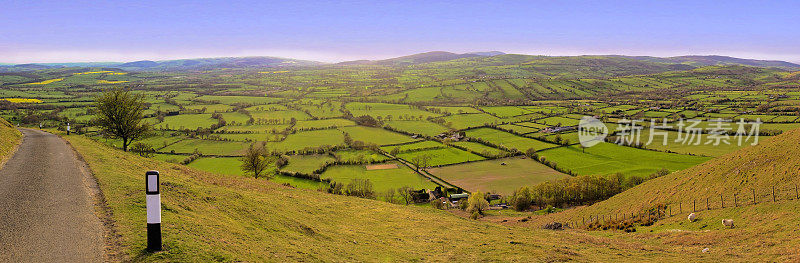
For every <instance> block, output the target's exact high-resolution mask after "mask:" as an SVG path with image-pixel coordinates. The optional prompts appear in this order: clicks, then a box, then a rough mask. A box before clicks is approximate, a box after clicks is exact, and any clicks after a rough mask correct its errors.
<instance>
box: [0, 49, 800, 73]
mask: <svg viewBox="0 0 800 263" xmlns="http://www.w3.org/2000/svg"><path fill="white" fill-rule="evenodd" d="M501 55H506V54H505V53H503V52H500V51H488V52H470V53H463V54H458V53H452V52H445V51H432V52H425V53H419V54H414V55H409V56H402V57H396V58H390V59H383V60H355V61H346V62H340V63H336V64H334V65H340V66H348V65H379V66H411V65H419V64H425V63H433V62H445V61H451V60H456V59H467V58H474V59H478V60H480V59H481V58H488V57H494V56H501ZM527 57H530V58H535V57H536V58H548V57H546V56H522V57H520V58H521V59H523V60H524V59H525V58H527ZM592 57H618V58H628V59H634V60H639V61H647V62H655V63H665V64H680V65H685V66H691V67H701V66H715V65H745V66H755V67H774V68H781V69H786V70H800V65H798V64H794V63H791V62H786V61H778V60H756V59H743V58H734V57H727V56H678V57H663V58H662V57H651V56H620V55H609V56H592ZM551 58H559V56H553V57H551ZM319 65H327V64H326V63H322V62H316V61H308V60H297V59H288V58H278V57H223V58H197V59H179V60H162V61H151V60H142V61H134V62H125V63H123V62H87V63H32V64H16V65H14V64H0V72H24V71H34V70H43V69H53V68H64V67H102V68H117V69H122V70H127V71H182V70H210V69H219V68H265V67H288V66H292V67H305V66H319ZM676 66H678V65H676ZM675 69H680V67H675Z"/></svg>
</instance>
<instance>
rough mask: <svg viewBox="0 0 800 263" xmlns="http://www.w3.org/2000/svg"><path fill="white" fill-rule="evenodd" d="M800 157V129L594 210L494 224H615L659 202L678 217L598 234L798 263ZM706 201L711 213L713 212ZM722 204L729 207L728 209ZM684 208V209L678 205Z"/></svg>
mask: <svg viewBox="0 0 800 263" xmlns="http://www.w3.org/2000/svg"><path fill="white" fill-rule="evenodd" d="M798 156H800V129H798V130H791V131H788V132H785V133H783V134H782V135H779V136H775V137H773V138H771V139H769V140H768V141H765V142H762V143H761V144H760V145H758V146H753V147H748V148H744V149H741V150H739V151H736V152H733V153H730V154H727V155H724V156H721V157H719V158H716V159H713V160H710V161H708V162H706V163H703V164H700V165H698V166H695V167H692V168H689V169H686V170H683V171H679V172H676V173H673V174H670V175H667V176H663V177H660V178H656V179H653V180H650V181H648V182H645V183H643V184H641V185H639V186H636V187H634V188H632V189H629V190H627V191H625V192H623V193H621V194H618V195H616V196H614V197H612V198H610V199H608V200H606V201H603V202H600V203H597V204H594V205H592V206H588V207H581V208H576V209H568V210H566V211H564V212H560V213H555V214H550V215H547V216H538V217H537V216H534V217H532V218H530V219H529V220H526V222H520V221H519V220H518V219H520V218H514V219H517V220H514V219H509V218H501V219H497V218H495V219H492V220H493V221H500V220H508V222H511V223H510V225H524V226H528V227H532V228H538V227H540V226H541V225H542V224H544V223H548V222H554V221H555V222H581V221H582V220H583V219H584V218H589V217H590V216H591V217H596V216H606V217H605V218H606V219H609V216H619V215H622V214H628V215H630V213H638V212H641V211H643V210H645V209H649V208H651V207H654V206H655V205H656V204H670V206H671V207H672V210H668V211H671V212H667V213H671V214H672V215H673V216H667V217H666V218H664V219H661V220H659V221H657V222H656V223H655V224H654V225H653V226H647V227H642V226H638V227H637V233H635V234H629V233H623V232H621V231H618V230H607V231H596V232H597V233H604V235H606V236H607V237H612V238H623V239H625V238H634V239H639V240H648V239H658V240H660V242H664V243H665V244H669V245H674V246H686V245H698V246H703V247H707V248H710V249H711V251H712V253H714V254H716V255H747V256H746V257H741V256H734V258H735V259H736V260H737V261H747V260H754V259H755V258H763V259H764V260H769V261H772V260H776V259H777V261H784V262H786V261H797V260H800V232H798V231H797V227H796V226H797V225H799V224H800V200H799V199H798V193H797V192H796V191H797V190H796V188H795V187H796V186H798V185H800V162H798ZM772 186H776V196H777V198H776V200H777V201H773V197H772ZM753 189H755V190H756V191H755V200H756V203H754V202H753V191H752V190H753ZM735 193H736V194H737V196H736V202H737V203H736V204H734V194H735ZM706 198H708V200H709V202H710V207H711V210H706V203H705V202H706ZM721 198H722V199H724V200H725V202H726V205H725V208H722V200H721ZM693 200H696V202H697V207H696V209H697V210H698V212H697V215H698V216H699V218H700V219H699V220H698V221H696V222H688V220H687V219H686V216H687V215H688V214H689V213H691V212H692V210H693V205H694V204H693ZM679 202H680V203H681V206H678V205H677V203H679ZM679 209H682V211H683V212H679ZM721 219H733V220H734V221H735V223H736V228H734V229H728V228H726V227H724V226H723V225H722V224H721ZM592 232H595V231H592ZM717 260H718V259H717Z"/></svg>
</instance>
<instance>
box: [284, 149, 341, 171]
mask: <svg viewBox="0 0 800 263" xmlns="http://www.w3.org/2000/svg"><path fill="white" fill-rule="evenodd" d="M334 160H335V159H334V158H333V157H331V156H329V155H327V154H324V155H289V164H288V165H286V166H284V167H282V168H281V170H283V171H288V172H296V173H305V174H311V173H312V172H314V171H315V170H317V169H319V168H321V167H323V166H325V165H327V164H328V163H331V162H333V161H334Z"/></svg>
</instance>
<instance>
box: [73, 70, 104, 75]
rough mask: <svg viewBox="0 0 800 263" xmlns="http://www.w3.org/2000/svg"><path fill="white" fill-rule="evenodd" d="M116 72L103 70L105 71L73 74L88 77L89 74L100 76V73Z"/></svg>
mask: <svg viewBox="0 0 800 263" xmlns="http://www.w3.org/2000/svg"><path fill="white" fill-rule="evenodd" d="M112 72H114V71H110V70H103V71H89V72H79V73H72V74H74V75H87V74H100V73H112Z"/></svg>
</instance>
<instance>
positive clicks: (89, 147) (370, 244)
mask: <svg viewBox="0 0 800 263" xmlns="http://www.w3.org/2000/svg"><path fill="white" fill-rule="evenodd" d="M66 139H67V140H68V141H69V142H70V143H71V144H72V145H73V146H74V147H75V149H76V150H77V151H78V152H79V153H80V154H81V155H82V156H83V158H84V159H85V160H86V161H87V163H88V164H89V166H90V168H91V170H92V172H93V173H94V175H95V177H96V178H97V179H98V181H99V185H100V188H101V189H102V191H103V194H104V196H105V198H106V202H107V204H108V207H109V208H110V209H111V210H112V214H113V215H112V216H111V219H112V220H113V221H114V222H115V223H114V226H115V229H116V231H117V233H118V234H119V241H120V245H119V247H117V248H115V250H119V251H120V252H121V253H122V254H123V255H122V257H123V259H124V260H134V261H249V262H253V261H298V260H305V261H372V262H375V261H427V260H434V261H451V260H456V259H458V260H467V261H561V260H569V259H577V260H581V261H597V260H600V261H611V260H620V259H623V258H624V259H626V260H644V259H648V260H653V259H654V258H664V259H667V258H675V257H677V256H681V257H682V258H686V259H687V260H688V259H700V260H702V259H705V260H710V259H711V257H709V255H704V254H698V253H693V254H691V255H685V254H687V253H688V251H696V250H698V249H699V248H698V247H697V246H692V245H687V246H665V245H664V244H661V243H659V242H657V241H652V242H651V241H647V242H643V241H641V240H636V239H612V238H606V237H602V236H597V235H594V234H593V233H586V232H561V231H546V230H532V229H528V228H520V227H509V226H502V225H497V224H492V223H487V222H480V221H472V220H468V219H464V218H460V217H457V216H454V215H452V214H450V213H447V212H444V211H438V210H434V209H431V208H425V207H407V206H399V205H393V204H387V203H384V202H379V201H373V200H365V199H358V198H352V197H345V196H335V195H328V194H323V193H319V192H315V191H306V190H300V189H293V188H289V187H284V186H281V185H277V184H273V183H270V182H267V181H265V180H257V179H251V178H245V177H241V176H225V175H216V174H210V173H205V172H199V171H197V170H194V169H191V168H188V167H185V166H180V165H174V164H169V163H164V162H159V161H154V160H151V159H145V158H141V157H138V156H136V155H132V154H129V153H123V152H121V151H119V150H115V149H111V148H108V147H106V146H103V145H101V144H99V143H96V142H94V141H92V140H90V139H88V138H85V137H81V136H74V135H73V136H66ZM151 169H155V170H159V171H161V174H162V203H163V233H164V238H165V243H164V245H165V248H166V250H165V251H164V252H160V253H155V254H150V253H146V252H145V251H144V250H143V249H144V245H145V203H144V199H145V198H144V195H145V194H144V187H143V185H144V176H143V174H144V172H145V171H147V170H151Z"/></svg>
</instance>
